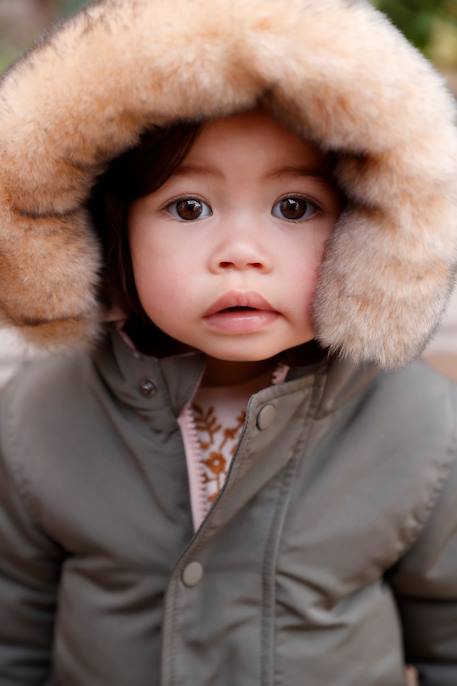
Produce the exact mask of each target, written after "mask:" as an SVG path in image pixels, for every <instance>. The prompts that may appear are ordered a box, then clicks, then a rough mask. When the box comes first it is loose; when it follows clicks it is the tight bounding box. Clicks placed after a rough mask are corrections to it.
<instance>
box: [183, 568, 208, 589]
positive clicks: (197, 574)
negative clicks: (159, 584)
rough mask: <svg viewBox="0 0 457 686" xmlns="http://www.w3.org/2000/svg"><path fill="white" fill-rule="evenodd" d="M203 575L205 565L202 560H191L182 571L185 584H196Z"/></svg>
mask: <svg viewBox="0 0 457 686" xmlns="http://www.w3.org/2000/svg"><path fill="white" fill-rule="evenodd" d="M202 577H203V566H202V565H201V564H200V562H189V564H188V565H186V566H185V567H184V569H183V572H182V577H181V578H182V581H183V584H185V586H196V585H197V584H198V583H200V581H201V580H202Z"/></svg>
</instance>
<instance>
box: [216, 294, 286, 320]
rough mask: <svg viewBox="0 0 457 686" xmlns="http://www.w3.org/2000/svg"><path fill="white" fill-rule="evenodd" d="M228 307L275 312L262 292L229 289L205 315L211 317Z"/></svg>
mask: <svg viewBox="0 0 457 686" xmlns="http://www.w3.org/2000/svg"><path fill="white" fill-rule="evenodd" d="M228 307H252V308H253V309H255V310H266V311H271V312H275V309H274V307H273V306H272V305H271V304H270V303H269V302H268V300H266V299H265V298H264V297H263V296H262V295H260V293H256V292H255V291H228V292H227V293H224V295H222V296H221V297H220V298H218V299H217V300H215V301H214V302H213V304H212V305H211V306H210V307H209V308H208V310H207V311H206V312H205V314H204V315H203V316H204V317H211V315H213V314H216V313H217V312H220V311H221V310H225V309H227V308H228Z"/></svg>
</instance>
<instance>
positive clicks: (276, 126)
mask: <svg viewBox="0 0 457 686" xmlns="http://www.w3.org/2000/svg"><path fill="white" fill-rule="evenodd" d="M205 161H217V162H218V163H219V165H224V163H226V164H230V163H233V162H237V161H241V162H242V163H243V164H246V163H248V164H249V165H253V164H255V165H256V166H264V167H268V166H269V165H277V164H279V163H283V164H284V166H287V165H288V164H293V165H300V164H302V165H311V166H316V167H322V169H324V168H325V167H326V166H327V158H326V156H325V154H324V153H323V152H322V151H321V150H320V148H319V147H318V146H317V145H315V144H314V143H313V142H312V141H310V140H308V139H306V138H305V137H302V136H298V135H297V134H296V133H295V132H293V131H291V130H290V129H289V128H287V127H286V126H285V125H284V124H283V123H282V122H280V121H279V120H277V119H275V118H274V117H273V116H271V115H270V114H269V113H267V112H265V111H263V110H254V111H250V112H243V113H238V114H234V115H231V116H229V117H224V118H220V119H215V120H213V121H209V122H206V123H205V124H204V125H203V127H202V129H201V131H200V133H199V135H198V136H197V138H196V140H195V142H194V144H193V146H192V148H191V149H190V152H189V153H188V155H187V156H186V159H185V160H184V164H186V165H190V164H198V163H200V164H203V163H204V162H205Z"/></svg>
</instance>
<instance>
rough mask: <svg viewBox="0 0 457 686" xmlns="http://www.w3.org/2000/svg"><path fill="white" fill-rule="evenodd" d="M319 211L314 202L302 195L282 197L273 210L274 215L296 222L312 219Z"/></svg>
mask: <svg viewBox="0 0 457 686" xmlns="http://www.w3.org/2000/svg"><path fill="white" fill-rule="evenodd" d="M317 212H319V207H318V206H317V205H316V204H315V203H314V202H312V201H311V200H308V199H307V198H301V197H300V196H289V197H287V198H282V199H281V200H279V201H278V202H277V203H276V204H275V205H273V209H272V210H271V214H272V215H273V217H278V218H279V219H287V220H288V221H295V222H298V221H306V220H307V219H311V217H314V215H315V214H317Z"/></svg>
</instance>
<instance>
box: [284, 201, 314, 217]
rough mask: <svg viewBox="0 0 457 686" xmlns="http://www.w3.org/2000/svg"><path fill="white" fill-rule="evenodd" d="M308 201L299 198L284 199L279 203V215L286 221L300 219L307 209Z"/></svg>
mask: <svg viewBox="0 0 457 686" xmlns="http://www.w3.org/2000/svg"><path fill="white" fill-rule="evenodd" d="M308 205H309V202H308V200H304V199H300V198H284V200H282V201H281V204H280V207H281V213H282V215H283V216H284V217H285V218H286V219H301V218H302V217H303V215H304V214H306V210H307V209H308Z"/></svg>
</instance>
